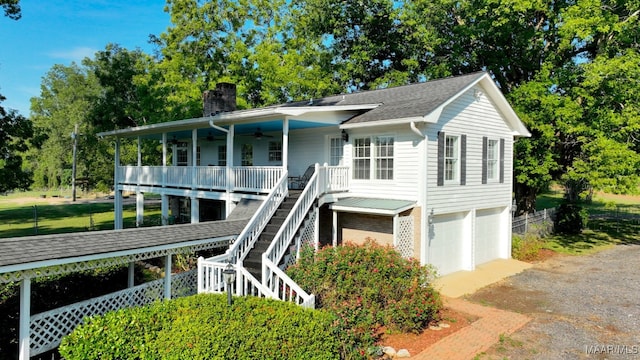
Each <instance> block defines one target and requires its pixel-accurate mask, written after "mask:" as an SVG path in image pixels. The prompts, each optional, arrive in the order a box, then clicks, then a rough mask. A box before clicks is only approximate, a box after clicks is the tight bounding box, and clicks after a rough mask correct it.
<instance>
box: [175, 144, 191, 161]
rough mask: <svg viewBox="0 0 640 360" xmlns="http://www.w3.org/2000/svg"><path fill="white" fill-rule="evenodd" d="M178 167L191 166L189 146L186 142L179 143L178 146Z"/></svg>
mask: <svg viewBox="0 0 640 360" xmlns="http://www.w3.org/2000/svg"><path fill="white" fill-rule="evenodd" d="M176 159H177V160H176V165H177V166H187V165H189V144H188V143H186V142H179V143H178V145H177V146H176Z"/></svg>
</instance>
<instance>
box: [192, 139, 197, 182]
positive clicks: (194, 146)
mask: <svg viewBox="0 0 640 360" xmlns="http://www.w3.org/2000/svg"><path fill="white" fill-rule="evenodd" d="M197 179H198V129H193V130H191V188H192V189H196V188H197V186H196V184H197Z"/></svg>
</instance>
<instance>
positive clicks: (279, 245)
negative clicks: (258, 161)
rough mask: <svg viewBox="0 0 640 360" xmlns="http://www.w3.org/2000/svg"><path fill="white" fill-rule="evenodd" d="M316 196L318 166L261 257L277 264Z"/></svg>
mask: <svg viewBox="0 0 640 360" xmlns="http://www.w3.org/2000/svg"><path fill="white" fill-rule="evenodd" d="M317 196H318V165H317V164H316V169H315V172H314V173H313V175H311V177H310V178H309V181H308V182H307V186H306V187H305V188H304V190H303V191H302V193H301V194H300V197H299V198H298V200H297V201H296V203H295V204H294V205H293V207H292V208H291V211H289V214H288V215H287V217H286V218H285V219H284V222H283V223H282V225H280V229H278V232H277V233H276V235H275V236H274V237H273V240H272V241H271V244H270V245H269V247H268V248H267V250H266V251H265V252H264V253H263V254H262V256H263V257H265V256H266V257H267V258H268V259H269V260H271V261H272V262H273V263H275V264H278V263H279V262H280V260H281V259H282V257H283V256H284V254H285V252H286V250H287V247H288V246H289V245H290V244H291V241H292V240H293V238H294V236H295V234H296V231H297V230H298V228H300V225H301V224H302V222H303V221H304V219H305V217H306V216H307V213H308V212H309V209H310V208H311V206H312V205H313V203H314V201H315V200H316V198H317Z"/></svg>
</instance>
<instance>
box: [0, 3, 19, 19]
mask: <svg viewBox="0 0 640 360" xmlns="http://www.w3.org/2000/svg"><path fill="white" fill-rule="evenodd" d="M19 3H20V0H0V7H2V8H3V9H4V16H6V17H8V18H9V19H13V20H19V19H20V18H21V17H22V13H21V11H20V4H19Z"/></svg>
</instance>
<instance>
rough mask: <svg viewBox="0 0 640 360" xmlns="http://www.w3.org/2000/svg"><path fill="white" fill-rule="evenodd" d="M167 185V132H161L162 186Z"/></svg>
mask: <svg viewBox="0 0 640 360" xmlns="http://www.w3.org/2000/svg"><path fill="white" fill-rule="evenodd" d="M166 186H167V133H162V187H166Z"/></svg>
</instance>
